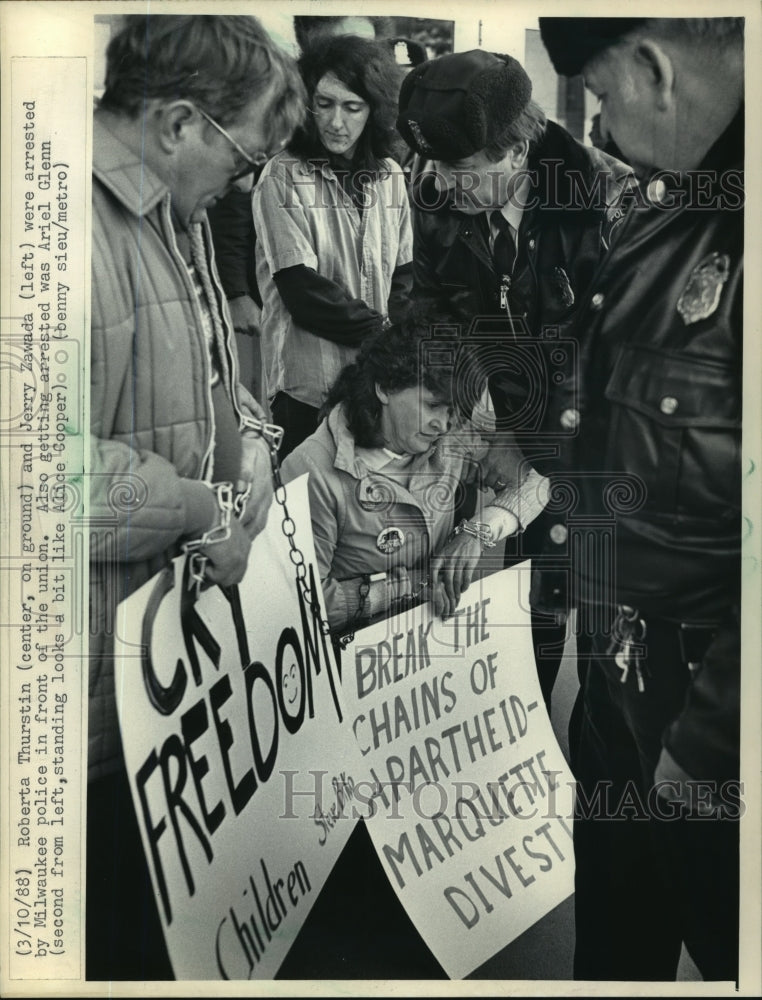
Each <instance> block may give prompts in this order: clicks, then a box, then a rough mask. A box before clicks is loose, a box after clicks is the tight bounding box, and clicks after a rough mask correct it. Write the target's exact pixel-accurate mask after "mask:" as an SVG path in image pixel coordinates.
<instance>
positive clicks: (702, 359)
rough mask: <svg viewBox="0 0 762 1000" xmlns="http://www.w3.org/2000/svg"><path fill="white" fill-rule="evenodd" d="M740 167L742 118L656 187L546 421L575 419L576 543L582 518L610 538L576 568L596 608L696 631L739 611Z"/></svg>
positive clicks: (571, 464) (601, 284) (595, 289)
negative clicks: (701, 156) (629, 610)
mask: <svg viewBox="0 0 762 1000" xmlns="http://www.w3.org/2000/svg"><path fill="white" fill-rule="evenodd" d="M742 170H743V120H742V118H740V119H737V120H736V121H735V122H734V124H733V125H732V126H731V127H730V128H729V129H728V131H727V132H726V133H725V135H724V136H723V137H722V139H721V140H720V141H719V142H718V143H717V144H716V146H715V147H714V148H713V149H712V150H710V153H709V154H708V156H707V158H706V159H705V161H704V163H702V165H701V168H700V170H698V171H694V172H693V174H691V173H690V172H688V173H687V174H684V175H682V176H681V177H677V175H675V174H667V175H665V176H663V177H662V178H661V180H657V179H652V181H651V182H650V184H649V185H648V187H647V188H644V195H645V197H644V200H643V201H642V202H641V203H640V204H636V205H634V206H633V208H632V209H631V210H630V212H629V214H628V218H627V219H626V221H625V224H624V225H623V227H622V230H621V233H620V235H619V238H618V240H617V243H616V246H615V247H614V249H613V251H612V253H611V254H610V255H609V256H608V257H607V258H606V259H605V260H604V261H603V263H602V264H601V267H600V269H599V271H598V273H597V274H596V276H595V278H594V280H593V282H592V284H591V286H590V288H589V291H588V293H587V296H586V301H585V302H584V303H583V306H582V308H581V310H580V312H579V313H578V315H577V319H576V327H575V328H574V330H573V331H572V335H573V336H576V338H577V340H578V342H579V344H580V364H579V367H578V369H577V371H578V378H577V379H570V380H566V381H565V382H564V383H563V384H562V385H561V386H559V388H558V391H557V392H556V393H555V394H554V396H553V398H552V402H551V412H550V414H549V416H550V420H551V423H552V422H553V421H557V422H558V424H559V426H560V425H561V424H562V423H563V422H564V421H566V422H567V423H568V422H569V417H570V412H573V414H574V420H575V422H576V433H575V435H574V436H573V437H570V438H568V439H567V441H568V443H567V446H566V448H565V449H564V464H565V466H566V468H567V470H568V475H569V477H570V478H571V480H576V482H574V483H573V484H572V483H570V484H569V485H574V487H575V489H576V492H577V494H578V496H579V502H578V504H577V506H576V508H575V509H572V510H570V511H569V519H570V520H569V525H570V536H571V534H572V531H571V525H572V520H573V519H575V518H583V519H585V520H587V522H588V523H591V524H592V523H596V522H597V527H595V528H594V533H595V534H596V537H598V539H599V540H600V538H602V536H603V535H604V534H606V533H607V532H609V529H610V530H611V531H612V532H613V534H611V536H610V537H611V539H612V540H613V542H612V548H611V552H612V556H613V559H612V563H611V565H610V566H609V567H608V570H607V571H606V572H604V571H602V568H601V567H602V564H600V563H599V564H598V565H597V566H596V565H594V561H593V560H581V561H580V562H579V564H578V566H577V574H576V575H577V578H578V581H579V598H580V599H581V600H583V601H586V602H588V603H598V604H603V603H611V602H612V601H615V602H616V603H623V604H627V605H630V606H632V607H634V608H638V609H639V610H640V612H641V613H642V614H643V615H649V614H650V615H653V616H656V617H659V618H661V619H666V620H669V621H674V622H678V623H698V624H710V623H712V622H719V621H721V620H723V619H724V618H725V617H726V615H727V614H728V613H729V612H730V609H732V608H733V607H735V606H736V605H737V603H738V600H739V592H740V539H741V464H740V449H741V415H742V413H741V411H742V365H741V360H742V340H743V336H742V333H743V303H742V292H743V211H742V208H743V193H742V177H743V174H742ZM580 469H581V470H584V475H580V474H579V473H578V472H577V471H575V470H580ZM608 545H609V543H608V542H607V543H606V546H608Z"/></svg>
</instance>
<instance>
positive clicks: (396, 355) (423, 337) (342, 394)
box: [321, 315, 454, 448]
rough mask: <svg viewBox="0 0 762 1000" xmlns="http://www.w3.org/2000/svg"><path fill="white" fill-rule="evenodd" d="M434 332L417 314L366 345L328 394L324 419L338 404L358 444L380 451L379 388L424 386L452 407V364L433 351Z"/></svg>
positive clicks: (370, 338)
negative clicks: (342, 408) (341, 405)
mask: <svg viewBox="0 0 762 1000" xmlns="http://www.w3.org/2000/svg"><path fill="white" fill-rule="evenodd" d="M432 343H433V345H434V347H435V346H436V342H435V341H432V328H431V324H430V323H429V322H425V321H423V320H421V319H420V318H418V317H416V316H415V315H410V316H409V317H408V318H407V319H406V320H405V321H404V322H403V323H401V324H399V325H395V326H390V327H388V328H387V329H386V330H382V331H380V332H379V333H376V334H373V335H372V336H370V337H368V339H367V340H366V341H364V343H363V345H362V347H361V348H360V352H359V354H358V355H357V358H356V359H355V361H354V362H353V363H352V364H350V365H347V366H346V368H344V369H343V371H342V372H341V373H340V375H339V377H338V378H337V379H336V381H335V382H334V384H333V385H332V386H331V388H330V389H329V391H328V395H327V397H326V400H325V403H324V404H323V408H322V410H321V417H322V416H325V415H326V414H327V413H328V411H329V410H332V409H333V407H334V406H337V405H338V404H339V403H343V404H344V412H345V416H346V419H347V424H348V426H349V430H350V431H351V432H352V436H353V437H354V439H355V443H356V444H358V445H359V446H360V447H361V448H379V447H381V446H382V445H383V443H384V441H383V438H382V437H381V410H382V404H381V400H380V399H379V398H378V396H377V395H376V386H377V385H378V386H379V388H381V389H382V390H383V391H384V392H389V393H392V392H399V391H400V390H401V389H409V388H410V387H411V386H422V387H423V388H424V389H428V390H429V391H430V392H432V393H433V394H434V396H435V397H436V399H437V401H439V402H445V403H447V404H448V405H450V406H452V405H453V376H454V372H453V366H452V365H451V364H448V363H442V356H441V355H442V352H439V353H437V352H436V350H433V351H432V350H431V349H430V347H431V345H432Z"/></svg>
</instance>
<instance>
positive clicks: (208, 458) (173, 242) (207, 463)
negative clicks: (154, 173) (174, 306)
mask: <svg viewBox="0 0 762 1000" xmlns="http://www.w3.org/2000/svg"><path fill="white" fill-rule="evenodd" d="M162 219H163V223H164V228H165V230H166V232H168V233H169V235H170V237H171V239H170V240H167V244H168V246H171V247H172V248H173V250H174V253H175V257H176V261H175V263H176V265H178V266H179V270H180V272H181V274H182V280H183V281H184V282H185V285H186V287H187V288H188V290H189V295H188V300H189V301H190V304H191V311H192V312H193V314H194V318H195V320H196V334H197V335H198V332H199V331H203V321H202V319H201V316H200V315H199V309H200V308H201V307H200V306H199V304H198V302H197V299H196V294H197V293H196V289H195V288H194V287H193V282H192V281H191V276H190V274H188V265H187V264H186V263H185V258H184V257H183V255H182V254H181V253H180V248H179V247H178V245H177V239H176V236H175V227H174V226H173V225H172V218H171V215H170V211H169V196H167V197H166V198H165V199H164V201H163V203H162ZM200 340H201V349H202V350H201V364H202V367H203V373H204V384H205V386H206V402H207V407H208V410H209V425H210V428H211V430H210V434H209V440H208V442H207V446H206V451H205V452H204V454H203V455H202V457H201V468H200V470H199V471H200V474H201V478H202V479H203V480H204V481H205V482H207V483H211V482H212V476H213V474H214V437H215V433H216V427H215V423H214V402H213V400H212V380H211V370H210V366H211V358H210V357H209V356H208V354H209V352H208V351H207V348H206V342H205V340H204V336H203V332H202V333H201V337H200Z"/></svg>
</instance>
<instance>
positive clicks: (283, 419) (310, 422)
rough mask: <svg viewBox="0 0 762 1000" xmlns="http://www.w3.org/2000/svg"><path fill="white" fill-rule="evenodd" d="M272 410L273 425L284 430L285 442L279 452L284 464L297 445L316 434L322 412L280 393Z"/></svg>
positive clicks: (273, 403)
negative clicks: (284, 460)
mask: <svg viewBox="0 0 762 1000" xmlns="http://www.w3.org/2000/svg"><path fill="white" fill-rule="evenodd" d="M270 410H271V412H272V415H273V423H274V424H278V426H279V427H282V428H283V440H282V441H281V444H280V449H279V451H278V456H279V458H280V460H281V462H282V461H283V459H284V458H285V457H286V455H288V454H290V453H291V452H292V451H293V450H294V448H296V447H297V445H300V444H301V443H302V441H304V440H305V438H308V437H309V436H310V434H314V433H315V431H316V430H317V428H318V423H319V421H318V413H319V412H320V411H319V410H318V409H317V407H315V406H309V405H308V404H307V403H300V402H299V400H298V399H294V398H293V396H287V395H286V393H285V392H279V393H278V394H277V395H276V396H275V399H273V401H272V405H271V407H270Z"/></svg>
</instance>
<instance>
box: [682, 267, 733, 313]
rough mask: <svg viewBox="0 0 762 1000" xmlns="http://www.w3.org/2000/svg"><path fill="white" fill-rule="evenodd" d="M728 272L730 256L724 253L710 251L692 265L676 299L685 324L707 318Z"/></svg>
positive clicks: (716, 300)
mask: <svg viewBox="0 0 762 1000" xmlns="http://www.w3.org/2000/svg"><path fill="white" fill-rule="evenodd" d="M729 274H730V257H728V255H727V254H726V253H710V254H709V256H708V257H705V258H704V259H703V260H702V261H701V263H700V264H699V265H698V266H697V267H694V269H693V271H692V272H691V276H690V278H689V279H688V284H687V285H686V286H685V288H684V289H683V293H682V295H681V296H680V298H679V299H678V300H677V311H678V312H679V313H680V315H681V316H682V318H683V323H685V325H686V326H689V325H690V324H691V323H698V322H699V320H702V319H707V318H708V317H709V316H711V315H712V313H713V312H714V311H715V310H716V309H717V306H718V305H719V304H720V295H721V294H722V286H723V285H724V284H725V282H726V281H727V280H728V276H729Z"/></svg>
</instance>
